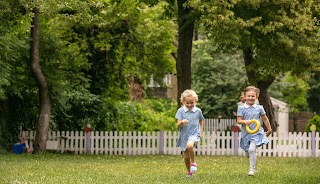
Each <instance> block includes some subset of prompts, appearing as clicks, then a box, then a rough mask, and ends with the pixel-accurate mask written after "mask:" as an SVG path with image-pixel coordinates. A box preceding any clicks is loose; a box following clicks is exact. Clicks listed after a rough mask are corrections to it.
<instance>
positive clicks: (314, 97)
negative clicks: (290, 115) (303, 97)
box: [307, 70, 320, 114]
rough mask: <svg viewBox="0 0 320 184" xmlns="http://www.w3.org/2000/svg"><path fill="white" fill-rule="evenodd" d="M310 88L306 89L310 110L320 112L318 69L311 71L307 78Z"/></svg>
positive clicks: (319, 72)
mask: <svg viewBox="0 0 320 184" xmlns="http://www.w3.org/2000/svg"><path fill="white" fill-rule="evenodd" d="M307 82H308V84H309V87H310V90H309V91H308V97H307V100H308V104H309V108H310V110H311V111H312V112H315V113H317V114H320V106H319V104H320V93H319V91H320V71H316V70H314V71H312V73H311V77H310V79H309V80H307Z"/></svg>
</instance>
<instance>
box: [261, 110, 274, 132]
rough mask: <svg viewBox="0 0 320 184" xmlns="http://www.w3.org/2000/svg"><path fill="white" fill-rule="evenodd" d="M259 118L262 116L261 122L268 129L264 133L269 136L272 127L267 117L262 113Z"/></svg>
mask: <svg viewBox="0 0 320 184" xmlns="http://www.w3.org/2000/svg"><path fill="white" fill-rule="evenodd" d="M261 118H262V121H263V123H264V124H265V125H266V127H267V129H268V131H267V132H266V134H267V136H269V135H270V134H271V133H272V129H271V125H270V121H269V118H268V117H267V115H262V116H261Z"/></svg>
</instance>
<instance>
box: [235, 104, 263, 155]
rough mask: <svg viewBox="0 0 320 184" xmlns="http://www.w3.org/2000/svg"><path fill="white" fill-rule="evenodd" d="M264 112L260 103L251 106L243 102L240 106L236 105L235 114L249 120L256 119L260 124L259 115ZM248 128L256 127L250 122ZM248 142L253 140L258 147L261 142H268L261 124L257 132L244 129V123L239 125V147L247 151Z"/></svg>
mask: <svg viewBox="0 0 320 184" xmlns="http://www.w3.org/2000/svg"><path fill="white" fill-rule="evenodd" d="M265 114H266V112H265V110H264V108H263V106H262V105H257V104H254V105H252V106H249V105H247V104H244V105H242V106H239V107H238V111H237V116H241V117H242V119H243V120H251V119H256V120H258V121H259V122H260V124H261V115H265ZM249 127H250V129H251V130H253V129H255V128H256V124H255V123H251V124H250V125H249ZM250 142H254V143H255V144H256V145H257V146H258V147H259V146H261V145H263V144H268V143H269V140H268V138H267V137H266V136H265V133H264V129H263V127H262V124H261V126H260V129H259V130H258V132H257V133H254V134H249V133H248V132H247V130H246V125H245V124H242V125H241V139H240V147H241V148H242V149H243V150H244V151H248V149H249V145H250Z"/></svg>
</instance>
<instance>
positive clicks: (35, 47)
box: [30, 7, 51, 153]
mask: <svg viewBox="0 0 320 184" xmlns="http://www.w3.org/2000/svg"><path fill="white" fill-rule="evenodd" d="M32 12H33V14H34V16H33V18H32V24H31V47H30V56H31V69H32V72H33V74H34V77H35V80H36V82H37V84H38V87H39V102H40V109H39V110H40V112H39V118H38V124H37V131H36V138H35V146H34V152H35V153H37V152H43V151H45V150H46V142H47V138H48V130H49V121H50V115H51V99H50V95H49V90H48V83H47V81H46V79H45V76H44V75H43V73H42V70H41V67H40V54H39V34H40V29H39V28H40V25H39V24H40V20H39V17H40V14H39V9H38V8H37V7H34V8H33V10H32Z"/></svg>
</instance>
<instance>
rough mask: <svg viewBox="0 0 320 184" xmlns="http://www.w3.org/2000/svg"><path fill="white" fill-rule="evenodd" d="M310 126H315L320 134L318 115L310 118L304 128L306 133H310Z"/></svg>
mask: <svg viewBox="0 0 320 184" xmlns="http://www.w3.org/2000/svg"><path fill="white" fill-rule="evenodd" d="M311 125H316V127H317V130H316V131H317V132H320V116H319V115H315V116H313V118H311V119H310V120H309V122H308V124H307V127H306V132H310V127H311Z"/></svg>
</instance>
